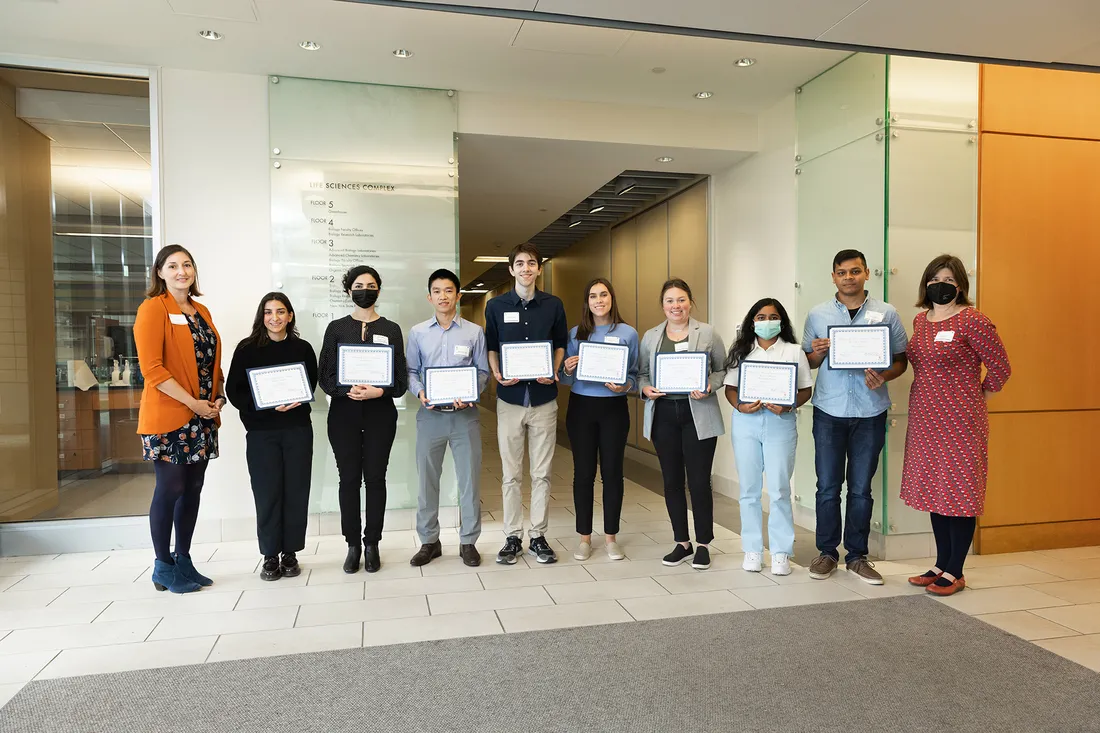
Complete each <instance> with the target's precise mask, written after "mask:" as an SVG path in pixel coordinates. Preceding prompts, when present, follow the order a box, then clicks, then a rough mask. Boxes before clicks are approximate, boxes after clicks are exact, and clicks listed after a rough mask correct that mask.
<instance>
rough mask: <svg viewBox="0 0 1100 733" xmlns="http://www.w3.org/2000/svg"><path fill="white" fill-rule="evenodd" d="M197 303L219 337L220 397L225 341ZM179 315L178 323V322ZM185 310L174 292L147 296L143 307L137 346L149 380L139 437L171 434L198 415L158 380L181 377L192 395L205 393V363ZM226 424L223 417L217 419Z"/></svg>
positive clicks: (216, 386) (216, 365)
mask: <svg viewBox="0 0 1100 733" xmlns="http://www.w3.org/2000/svg"><path fill="white" fill-rule="evenodd" d="M191 305H193V306H195V308H196V310H198V312H199V313H201V314H202V317H203V319H204V320H205V321H206V323H207V325H209V326H210V328H211V329H213V330H214V335H215V336H217V338H218V345H217V347H216V354H215V357H214V395H213V398H217V396H218V394H220V392H219V390H221V389H222V367H221V364H222V339H221V335H220V334H218V329H216V328H214V321H213V320H212V319H211V318H210V311H209V310H207V309H206V306H204V305H202V304H201V303H197V302H195V301H193V300H192V301H191ZM173 316H175V319H176V321H177V322H176V323H173V322H172V317H173ZM185 318H186V317H185V316H184V315H183V311H181V310H180V307H179V304H177V303H176V300H175V298H173V297H172V296H171V295H170V294H167V293H165V294H164V295H161V296H159V297H156V298H147V299H146V300H145V302H144V303H142V304H141V305H140V306H139V307H138V312H137V320H136V321H135V322H134V342H135V343H136V344H137V352H138V364H139V365H140V366H141V374H142V376H143V377H144V378H145V389H144V390H142V393H141V409H140V411H139V412H138V427H137V432H138V434H139V435H160V434H161V433H170V432H172V431H173V430H176V429H177V428H180V427H182V426H184V425H186V424H187V421H188V420H190V419H191V418H192V417H193V416H194V414H195V413H193V412H192V411H191V410H190V408H188V407H187V406H186V405H184V404H183V403H182V402H177V401H176V400H174V399H172V398H171V397H169V396H168V395H166V394H164V393H163V392H161V391H160V390H159V389H157V385H158V384H162V383H164V382H167V381H168V380H169V379H175V380H176V381H177V382H179V384H180V386H181V387H183V388H184V389H185V390H187V392H189V393H190V394H191V396H192V397H194V398H195V399H198V397H199V366H198V362H196V361H195V342H194V339H192V337H191V328H190V327H189V326H188V325H187V321H186V320H183V322H182V323H180V322H179V321H180V320H181V319H185ZM216 422H217V424H219V425H220V424H221V419H220V418H219V419H217V421H216Z"/></svg>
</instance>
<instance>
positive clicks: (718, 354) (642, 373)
mask: <svg viewBox="0 0 1100 733" xmlns="http://www.w3.org/2000/svg"><path fill="white" fill-rule="evenodd" d="M667 324H668V321H662V322H661V323H660V324H659V325H657V326H654V327H653V328H651V329H649V330H648V331H646V332H645V336H643V337H642V345H641V346H640V347H639V349H638V392H639V393H641V392H642V390H643V389H644V388H645V387H652V386H653V365H654V364H656V363H657V349H658V348H660V346H661V332H662V331H664V330H665V326H666V325H667ZM688 349H690V350H691V351H706V352H708V353H709V354H710V377H709V378H708V380H707V384H709V385H710V394H709V395H707V396H706V397H705V398H703V399H701V400H693V399H689V400H688V402H689V403H690V404H691V417H692V420H693V422H694V423H695V432H696V433H698V434H699V438H700V439H704V438H714V437H716V436H719V435H724V434H725V432H726V426H725V424H724V423H723V421H722V410H721V408H719V407H718V391H719V389H720V388H721V386H722V382H723V381H724V380H725V378H726V345H725V344H723V343H722V337H721V336H719V335H718V334H717V333H715V331H714V328H713V327H712V326H711V325H710V324H709V323H700V322H699V321H697V320H695V319H694V318H692V319H690V320H689V321H688ZM641 397H642V401H643V402H645V421H644V423H643V435H645V437H646V440H652V438H650V434H651V431H652V429H653V408H654V407H655V405H654V402H653V400H650V399H647V398H646V396H645V395H644V394H642V395H641Z"/></svg>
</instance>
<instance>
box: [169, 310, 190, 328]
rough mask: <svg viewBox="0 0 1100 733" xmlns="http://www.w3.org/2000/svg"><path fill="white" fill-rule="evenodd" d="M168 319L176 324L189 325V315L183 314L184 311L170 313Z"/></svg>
mask: <svg viewBox="0 0 1100 733" xmlns="http://www.w3.org/2000/svg"><path fill="white" fill-rule="evenodd" d="M168 320H169V321H171V322H172V324H173V325H175V326H186V325H187V316H185V315H183V314H182V313H169V314H168Z"/></svg>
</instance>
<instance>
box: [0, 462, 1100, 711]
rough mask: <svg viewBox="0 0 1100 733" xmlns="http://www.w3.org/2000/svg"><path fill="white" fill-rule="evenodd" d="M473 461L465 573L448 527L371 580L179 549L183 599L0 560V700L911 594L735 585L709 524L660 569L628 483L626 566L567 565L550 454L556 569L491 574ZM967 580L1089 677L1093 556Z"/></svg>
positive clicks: (910, 564)
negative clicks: (275, 577)
mask: <svg viewBox="0 0 1100 733" xmlns="http://www.w3.org/2000/svg"><path fill="white" fill-rule="evenodd" d="M486 454H487V459H486V461H485V463H484V464H483V465H484V469H483V470H484V473H483V477H482V478H483V483H482V498H483V504H484V509H485V512H486V513H485V515H484V521H483V534H482V538H481V541H480V542H479V543H478V547H479V549H480V550H481V553H482V555H483V559H484V562H483V564H482V566H481V567H480V568H468V567H466V566H465V565H463V564H462V563H461V562H460V561H459V559H458V558H457V556H456V549H457V542H458V538H457V535H456V533H455V532H454V531H453V530H449V531H445V532H444V534H443V537H442V540H443V543H444V552H445V553H446V554H445V556H444V557H443V558H440V559H438V560H435V561H433V562H432V563H431V564H430V565H427V566H426V567H424V568H413V567H411V566H409V564H408V559H409V557H410V556H411V555H412V553H413V552H414V551H415V548H416V547H417V545H418V540H417V538H416V534H415V532H410V531H407V530H402V531H393V532H387V533H386V535H385V537H384V540H383V543H382V548H383V550H382V561H383V566H382V570H381V571H380V572H378V573H377V574H374V575H367V574H365V573H362V572H360V573H356V574H355V575H350V576H349V575H346V574H344V573H343V571H342V570H341V568H340V565H341V563H342V561H343V556H344V547H345V545H344V541H343V538H341V537H334V536H321V537H310V538H309V541H308V543H307V547H306V549H305V551H304V552H303V553H301V554H300V560H301V563H302V567H303V573H302V575H301V576H299V577H297V578H291V579H282V580H279V581H277V582H273V583H265V582H263V581H261V580H260V579H259V577H258V575H257V574H256V569H257V566H258V564H259V557H258V555H257V552H256V547H255V543H253V542H226V543H222V544H217V545H203V546H196V547H195V548H194V552H193V556H194V557H195V559H196V561H198V564H199V567H200V569H201V570H203V571H204V572H207V573H208V574H210V575H212V576H213V577H214V578H215V581H216V584H215V585H214V586H212V587H211V588H207V589H204V590H203V591H201V592H199V593H194V594H190V595H185V596H171V595H169V594H166V593H157V592H156V591H155V590H154V589H153V586H152V583H151V582H150V581H149V572H150V567H149V566H150V564H151V560H152V555H151V552H150V551H147V550H136V551H135V550H129V551H121V552H100V553H95V552H90V553H78V554H71V555H57V556H52V555H51V556H41V557H33V558H28V557H9V558H0V704H3V703H6V702H7V701H8V700H10V699H11V697H13V696H14V695H15V694H16V693H17V692H18V691H19V689H21V688H22V686H23V685H25V684H26V683H27V682H29V681H31V680H34V679H50V678H56V677H65V676H72V675H85V674H97V673H104V672H117V671H124V670H133V669H147V668H153V667H165V666H176V665H184V664H199V663H208V662H215V661H222V660H228V659H245V658H251V657H260V656H271V655H278V654H297V653H302V652H311V651H322V650H328V649H344V648H353V647H359V646H364V645H365V646H373V645H379V644H395V643H405V642H413V641H423V640H428V639H445V638H454V637H466V636H484V635H490V634H503V633H515V632H520V631H531V630H541V629H554V628H563V627H572V626H585V625H592V624H604V623H629V622H633V621H636V620H645V619H655V618H668V617H676V616H689V615H696V614H707V613H723V612H728V611H744V610H750V609H762V608H776V607H780V606H791V605H798V604H809V603H824V602H834V601H857V602H858V601H860V600H863V599H866V598H880V597H886V596H891V595H899V594H910V593H913V594H917V593H923V591H922V590H920V589H918V588H913V587H911V586H909V585H908V584H907V583H906V582H905V579H906V577H907V576H908V575H912V574H914V573H918V572H923V571H924V570H926V569H927V568H928V566H929V564H930V562H931V560H930V559H927V558H926V559H918V560H906V561H904V562H881V563H878V564H877V567H878V568H879V570H880V571H881V572H882V573H883V574H884V575H885V576H886V583H885V585H883V586H877V587H876V586H869V585H866V584H865V583H863V582H862V581H860V580H859V579H857V578H855V577H854V576H851V575H848V574H847V573H845V572H843V570H841V571H839V572H838V573H836V574H835V575H834V577H833V578H831V579H829V580H827V581H814V580H812V579H810V577H809V576H808V574H807V573H806V570H805V568H802V567H798V566H795V567H794V572H793V574H792V575H790V576H788V577H784V578H776V577H773V576H771V575H770V574H769V573H768V572H767V571H766V570H765V572H763V573H759V574H756V573H746V572H744V571H742V570H741V569H740V565H741V554H740V541H739V538H738V537H737V535H736V534H735V533H734V532H732V531H730V530H729V529H726V528H721V529H720V530H719V531H718V532H716V534H717V535H718V536H719V537H720V538H721V539H719V540H717V541H716V542H715V544H714V546H713V555H712V567H711V569H710V570H708V571H705V572H704V571H695V570H692V569H691V568H690V566H689V565H681V566H678V567H675V568H666V567H664V566H663V565H662V564H661V563H660V559H659V558H660V557H661V555H663V554H664V553H665V552H667V551H668V550H669V549H671V545H672V534H671V529H670V528H669V525H668V519H667V516H666V515H665V513H664V505H663V503H662V502H661V500H660V499H659V498H656V497H655V496H654V494H653V493H652V492H650V491H648V490H647V489H644V488H642V487H641V486H638V485H636V484H632V483H630V482H628V485H627V490H626V504H625V512H624V519H623V522H622V530H621V533H620V535H619V542H620V545H621V546H622V548H623V550H624V551H625V553H626V555H627V559H626V560H622V561H619V562H612V561H611V560H610V559H609V558H608V557H607V555H606V553H605V552H603V549H602V539H601V538H599V537H597V538H596V539H595V542H594V545H595V547H594V552H593V556H592V558H591V559H590V560H588V561H586V562H583V563H581V562H577V561H576V560H574V559H573V556H572V550H573V548H574V543H575V534H574V526H573V524H574V515H573V511H572V498H571V493H570V479H569V478H567V477H569V476H571V473H572V466H571V458H570V456H569V452H568V451H566V450H564V449H561V448H559V449H558V451H557V455H556V456H555V460H554V472H555V477H554V483H553V492H554V497H555V503H554V505H553V507H552V511H551V519H550V530H549V536H550V538H551V539H552V540H553V542H554V545H555V548H556V549H558V551H559V558H560V560H559V562H558V563H557V564H554V565H549V566H546V565H539V564H538V563H537V562H535V560H534V558H532V557H529V556H524V557H523V558H522V559H521V560H520V561H519V563H518V564H517V565H515V566H500V565H497V564H495V563H494V562H493V556H494V555H495V553H496V551H497V549H499V547H500V545H501V544H502V543H503V539H504V532H503V526H502V524H501V522H500V519H501V517H500V510H501V498H500V483H499V482H500V476H499V465H500V464H499V459H497V458H496V457H495V455H494V454H493V452H492V446H490V445H487V446H486ZM596 514H597V521H596V524H597V526H598V525H599V524H600V518H599V511H598V507H597V512H596ZM967 580H968V582H969V584H970V587H969V588H968V589H967V590H966V591H964V592H963V593H961V594H958V595H956V596H954V597H952V598H947V599H942V600H941V602H942V603H946V604H948V605H950V606H952V607H954V608H956V609H958V610H960V611H962V612H964V613H968V614H971V615H974V616H975V617H976V618H979V619H982V620H983V621H986V622H987V623H990V624H992V625H994V626H997V627H998V628H1001V629H1004V630H1005V631H1007V632H1009V633H1012V634H1016V635H1017V636H1020V637H1022V638H1024V639H1027V640H1029V641H1033V642H1034V643H1036V644H1038V645H1040V646H1042V647H1044V648H1046V649H1049V650H1050V651H1052V652H1054V653H1056V654H1060V655H1062V656H1064V657H1066V658H1068V659H1072V660H1073V661H1075V662H1078V663H1080V664H1082V665H1084V666H1086V667H1089V668H1091V669H1094V670H1096V671H1098V672H1100V547H1092V548H1074V549H1071V550H1051V551H1043V552H1025V553H1012V554H1007V555H1001V556H996V555H993V556H976V557H973V558H972V559H971V561H970V563H969V565H968V570H967Z"/></svg>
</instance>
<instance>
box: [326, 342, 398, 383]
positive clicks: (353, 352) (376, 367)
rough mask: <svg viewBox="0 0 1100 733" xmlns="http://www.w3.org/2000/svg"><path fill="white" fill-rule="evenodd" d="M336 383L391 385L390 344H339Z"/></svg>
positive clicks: (391, 350)
mask: <svg viewBox="0 0 1100 733" xmlns="http://www.w3.org/2000/svg"><path fill="white" fill-rule="evenodd" d="M336 383H337V384H339V385H340V386H342V387H353V386H355V385H357V384H366V385H369V386H371V387H392V386H393V345H392V344H340V345H339V346H337V347H336Z"/></svg>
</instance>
